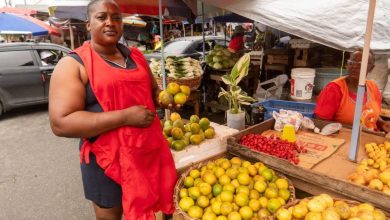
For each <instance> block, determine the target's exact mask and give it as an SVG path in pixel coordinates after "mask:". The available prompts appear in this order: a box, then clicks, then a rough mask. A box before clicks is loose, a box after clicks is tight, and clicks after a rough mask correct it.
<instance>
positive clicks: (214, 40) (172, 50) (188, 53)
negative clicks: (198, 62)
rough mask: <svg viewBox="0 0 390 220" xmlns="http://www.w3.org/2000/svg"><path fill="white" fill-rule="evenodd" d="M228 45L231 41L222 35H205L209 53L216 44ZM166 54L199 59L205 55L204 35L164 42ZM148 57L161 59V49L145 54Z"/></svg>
mask: <svg viewBox="0 0 390 220" xmlns="http://www.w3.org/2000/svg"><path fill="white" fill-rule="evenodd" d="M217 44H218V45H222V46H225V45H226V46H227V45H228V44H229V42H228V41H227V40H226V41H225V38H224V37H221V36H206V37H205V52H206V54H208V52H209V51H210V50H212V49H213V47H214V46H215V45H217ZM164 54H165V57H167V56H178V57H191V58H194V59H199V58H200V57H202V55H203V37H202V36H193V37H180V38H176V39H174V40H172V41H169V42H167V43H164ZM145 57H146V59H147V60H148V61H149V62H150V60H151V59H152V58H155V59H161V49H158V50H156V51H154V52H153V53H149V54H145Z"/></svg>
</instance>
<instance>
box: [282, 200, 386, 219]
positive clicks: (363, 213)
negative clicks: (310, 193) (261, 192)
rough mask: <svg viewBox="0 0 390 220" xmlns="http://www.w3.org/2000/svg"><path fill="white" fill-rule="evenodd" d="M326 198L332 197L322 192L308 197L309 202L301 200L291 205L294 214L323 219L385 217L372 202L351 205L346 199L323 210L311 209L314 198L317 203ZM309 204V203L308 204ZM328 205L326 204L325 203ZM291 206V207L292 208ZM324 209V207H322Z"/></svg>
mask: <svg viewBox="0 0 390 220" xmlns="http://www.w3.org/2000/svg"><path fill="white" fill-rule="evenodd" d="M324 198H328V199H329V198H332V197H330V196H329V195H327V194H321V195H319V196H314V197H312V198H311V199H306V200H308V202H302V201H301V202H299V203H298V204H296V205H294V206H292V207H290V208H292V209H291V212H292V216H293V217H294V218H296V219H305V220H306V219H322V220H339V219H348V220H351V219H356V220H358V219H360V220H363V219H367V220H376V219H385V215H384V214H383V212H382V211H380V210H379V209H375V207H373V206H372V205H371V204H368V203H362V204H359V205H349V204H348V203H347V202H345V201H340V200H339V201H335V202H334V203H332V205H331V206H329V207H326V208H324V209H323V210H322V211H319V210H320V209H310V207H309V205H312V204H313V203H312V201H313V200H314V201H315V202H316V203H318V202H319V203H321V202H323V203H324V204H328V205H329V204H331V203H329V202H328V203H326V201H322V200H323V199H324ZM325 200H326V199H325ZM332 200H333V198H332ZM306 204H307V205H306ZM325 206H326V205H325ZM290 208H289V209H290ZM321 209H322V208H321ZM308 211H309V212H308Z"/></svg>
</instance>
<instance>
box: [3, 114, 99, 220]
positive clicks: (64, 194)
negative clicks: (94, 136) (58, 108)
mask: <svg viewBox="0 0 390 220" xmlns="http://www.w3.org/2000/svg"><path fill="white" fill-rule="evenodd" d="M78 158H79V156H78V140H77V139H70V138H60V137H56V136H54V135H53V134H52V132H51V129H50V125H49V119H48V113H47V107H46V106H38V107H33V108H31V107H30V108H28V109H19V110H17V111H13V112H9V113H6V114H5V115H3V116H2V117H1V118H0V219H1V220H24V219H26V220H27V219H28V220H35V219H36V220H46V219H48V220H49V219H50V220H62V219H63V220H71V219H77V220H92V219H95V218H94V214H93V209H92V207H91V204H90V202H88V201H87V200H85V199H84V193H83V188H82V183H81V176H80V168H79V160H78Z"/></svg>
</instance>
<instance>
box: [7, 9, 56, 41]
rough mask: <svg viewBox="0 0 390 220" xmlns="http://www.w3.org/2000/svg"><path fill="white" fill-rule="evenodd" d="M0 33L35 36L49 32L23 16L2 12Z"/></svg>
mask: <svg viewBox="0 0 390 220" xmlns="http://www.w3.org/2000/svg"><path fill="white" fill-rule="evenodd" d="M0 34H32V35H33V36H41V35H48V34H49V32H48V31H47V30H46V29H45V28H43V27H41V26H39V25H37V24H35V23H34V22H31V21H29V20H27V19H24V18H23V17H20V16H18V15H14V14H10V13H4V12H1V13H0Z"/></svg>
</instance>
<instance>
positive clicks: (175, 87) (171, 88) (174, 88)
mask: <svg viewBox="0 0 390 220" xmlns="http://www.w3.org/2000/svg"><path fill="white" fill-rule="evenodd" d="M165 91H167V92H169V93H170V94H172V95H175V94H176V93H178V92H180V86H179V84H177V83H175V82H171V83H169V84H168V85H167V88H166V90H165Z"/></svg>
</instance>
